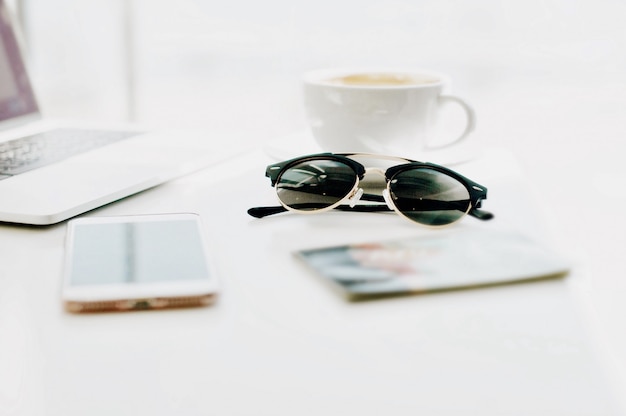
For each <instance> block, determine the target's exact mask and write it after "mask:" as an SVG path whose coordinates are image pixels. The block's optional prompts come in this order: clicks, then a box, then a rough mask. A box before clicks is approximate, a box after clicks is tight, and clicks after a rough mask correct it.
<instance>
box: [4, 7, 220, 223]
mask: <svg viewBox="0 0 626 416" xmlns="http://www.w3.org/2000/svg"><path fill="white" fill-rule="evenodd" d="M212 147H215V146H214V145H213V146H211V140H210V138H208V137H202V135H199V134H197V133H196V134H192V133H190V132H156V133H155V132H149V133H145V132H140V131H130V130H119V129H113V128H107V129H91V128H89V129H86V128H84V127H80V128H79V127H77V126H67V125H59V124H58V123H52V122H49V121H45V120H44V119H43V118H42V117H41V115H40V111H39V107H38V105H37V101H36V99H35V94H34V91H33V88H32V84H31V82H30V80H29V77H28V73H27V71H26V68H25V64H24V59H23V57H22V54H21V52H20V48H19V45H18V42H17V40H16V31H15V27H14V25H13V24H12V23H11V16H10V14H9V12H8V10H7V8H6V6H5V4H4V0H0V222H11V223H23V224H33V225H46V224H54V223H57V222H60V221H63V220H65V219H67V218H70V217H73V216H76V215H78V214H81V213H83V212H86V211H88V210H91V209H94V208H97V207H100V206H102V205H104V204H107V203H110V202H113V201H116V200H118V199H120V198H123V197H126V196H129V195H131V194H134V193H137V192H139V191H142V190H145V189H147V188H150V187H153V186H156V185H158V184H160V183H163V182H165V181H168V180H170V179H173V178H175V177H178V176H181V175H184V174H186V173H190V172H193V171H196V170H198V169H200V168H203V167H206V166H208V165H210V164H212V163H215V162H217V161H218V160H220V159H223V158H225V157H227V156H228V153H229V151H228V150H225V149H224V147H223V146H220V149H219V151H217V152H216V151H212V150H213V149H212ZM230 153H232V150H231V151H230Z"/></svg>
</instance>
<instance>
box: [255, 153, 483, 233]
mask: <svg viewBox="0 0 626 416" xmlns="http://www.w3.org/2000/svg"><path fill="white" fill-rule="evenodd" d="M352 157H359V158H373V159H379V160H397V161H404V162H405V163H401V164H399V165H394V166H391V167H389V168H387V169H386V170H382V169H378V168H366V167H365V166H364V165H363V164H361V163H359V162H357V161H356V160H354V159H352ZM315 160H331V161H337V162H341V163H344V164H346V165H347V166H349V167H350V168H352V170H353V171H354V172H355V182H354V186H353V187H352V189H351V190H350V192H348V193H347V194H346V195H345V196H344V197H343V198H341V199H340V200H338V201H337V202H336V203H334V204H332V205H329V206H327V207H324V208H319V209H315V210H298V209H295V208H291V207H290V206H288V205H286V204H285V203H283V201H282V200H281V199H280V197H279V198H278V200H279V202H280V204H281V207H258V208H251V209H250V210H248V213H249V214H250V215H252V216H254V217H257V218H261V217H264V216H267V215H272V214H275V213H279V212H284V211H291V212H297V213H298V214H317V213H321V212H325V211H330V210H332V209H341V210H346V211H347V210H353V211H357V212H377V211H390V210H391V209H393V211H395V212H396V213H398V214H399V215H400V216H401V217H403V218H405V219H407V220H409V221H411V222H412V223H418V224H421V225H424V226H431V227H441V226H442V225H428V224H423V223H420V222H418V221H415V220H413V219H410V218H409V217H408V216H406V215H405V214H403V213H402V212H401V211H400V210H399V209H398V207H396V205H395V203H393V200H392V198H390V197H388V195H391V189H390V184H391V181H392V180H393V178H394V177H395V176H396V175H398V174H400V173H402V172H404V171H407V170H412V169H416V168H425V169H429V170H433V171H436V172H439V173H442V174H444V175H447V176H449V177H451V178H453V179H455V180H457V181H458V182H459V183H461V184H462V185H463V186H464V187H465V188H466V189H467V191H468V194H469V197H470V206H469V208H468V210H467V212H466V213H465V214H468V215H470V216H473V217H476V218H478V219H481V220H489V219H491V218H493V215H492V214H491V213H489V212H486V211H483V210H480V208H481V206H482V201H483V200H485V199H487V188H486V187H484V186H482V185H480V184H478V183H477V182H474V181H472V180H471V179H469V178H467V177H465V176H463V175H461V174H459V173H458V172H455V171H453V170H451V169H448V168H446V167H444V166H441V165H437V164H434V163H430V162H420V161H416V160H411V159H407V158H402V157H395V156H382V155H375V154H369V153H329V152H326V153H316V154H312V155H307V156H300V157H296V158H292V159H288V160H285V161H283V162H279V163H274V164H271V165H269V166H267V168H266V170H265V176H267V177H268V178H270V180H271V185H272V187H274V188H275V187H276V184H277V183H278V181H279V179H280V177H281V175H282V174H283V173H284V172H285V171H286V170H287V169H289V168H290V167H291V166H293V165H296V164H300V163H302V162H306V161H315ZM369 171H376V172H379V173H380V174H381V175H383V176H384V178H385V182H386V190H387V195H385V194H384V193H383V195H384V196H379V195H371V194H365V193H363V190H362V188H359V183H360V181H361V180H363V178H364V176H365V174H366V173H367V172H369ZM357 194H358V198H355V199H356V200H363V201H374V202H385V203H386V204H385V205H355V204H354V203H355V202H356V201H354V203H353V202H352V201H351V202H350V204H349V205H350V206H349V208H348V207H346V206H345V205H343V204H344V203H345V201H346V200H352V199H353V198H354V197H355V196H356V195H357ZM463 216H465V215H463ZM463 216H461V217H459V219H458V220H460V219H461V218H463ZM458 220H455V221H452V222H451V223H449V224H453V223H455V222H457V221H458ZM445 225H448V224H444V225H443V226H445Z"/></svg>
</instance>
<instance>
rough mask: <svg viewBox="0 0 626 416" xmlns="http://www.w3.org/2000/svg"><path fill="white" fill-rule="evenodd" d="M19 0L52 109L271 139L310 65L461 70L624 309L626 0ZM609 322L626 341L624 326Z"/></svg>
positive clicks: (466, 92)
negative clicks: (204, 128) (618, 329)
mask: <svg viewBox="0 0 626 416" xmlns="http://www.w3.org/2000/svg"><path fill="white" fill-rule="evenodd" d="M12 4H13V5H14V6H16V8H17V10H18V12H19V15H20V17H21V20H22V22H23V26H24V37H25V44H26V48H27V52H28V57H29V61H30V62H29V63H30V68H31V72H32V75H33V77H34V79H35V82H36V89H37V90H38V91H39V96H40V97H39V98H40V100H41V103H42V106H43V110H44V112H45V113H46V114H47V115H49V116H55V117H63V118H82V119H89V120H114V121H136V122H141V123H146V124H149V125H152V126H155V127H172V126H173V127H176V126H184V127H188V126H198V127H209V128H216V129H232V130H237V131H239V132H242V133H243V135H242V137H244V138H245V139H243V141H242V146H256V145H260V144H262V143H264V142H267V141H268V140H271V139H273V138H275V137H279V136H282V135H287V134H290V133H292V132H293V131H294V130H299V129H302V128H304V126H305V123H304V117H303V114H302V108H301V103H300V99H301V97H300V89H299V77H300V74H301V73H302V72H303V71H305V70H308V69H313V68H317V67H328V66H355V65H360V64H363V65H384V66H401V67H421V68H431V69H435V70H438V71H441V72H445V73H448V74H449V75H450V76H451V77H452V79H453V91H454V92H455V93H457V94H459V95H461V96H463V97H466V98H467V99H468V100H469V101H470V102H472V103H473V104H474V106H475V107H476V112H477V117H478V127H477V131H476V139H477V140H480V141H482V142H483V143H484V144H485V145H487V146H500V147H505V148H508V149H510V150H511V151H512V152H514V153H515V155H516V156H517V157H518V159H519V160H520V164H521V165H522V167H523V168H524V171H525V172H526V174H527V176H528V181H529V184H531V188H532V189H533V191H534V192H535V195H536V196H537V199H538V201H539V202H540V204H539V206H540V208H541V209H542V210H543V214H544V217H545V220H546V226H547V227H548V228H549V230H550V232H551V233H552V234H553V235H554V236H556V240H557V241H558V243H559V248H560V249H561V250H562V251H564V252H565V253H567V254H568V255H569V256H570V257H571V258H573V259H575V260H576V261H577V262H578V263H577V264H578V265H579V266H580V267H582V268H586V269H588V270H589V273H588V276H589V279H588V281H587V282H585V283H584V284H585V285H586V286H587V289H588V291H587V293H588V296H589V298H590V300H591V302H592V304H593V313H595V314H597V316H598V317H599V318H600V319H599V320H598V322H600V324H598V325H600V326H602V325H606V326H607V327H608V326H612V327H613V328H616V327H623V317H624V316H626V306H623V305H625V304H626V302H624V301H623V300H624V299H626V279H624V278H623V276H626V270H625V269H626V267H625V266H624V264H623V261H622V260H621V259H623V257H624V255H623V249H624V247H626V220H625V219H624V212H623V209H622V207H623V206H624V205H625V204H626V191H625V190H624V189H625V188H626V185H625V182H626V167H625V166H624V165H625V164H624V157H625V156H626V151H625V150H626V146H625V144H624V142H625V140H626V29H624V27H625V26H624V21H625V20H626V3H625V2H624V1H622V0H593V1H591V0H527V1H516V0H474V1H470V2H467V1H460V0H315V1H310V0H300V1H297V0H296V1H288V0H265V1H262V2H259V1H253V0H229V1H217V0H212V1H209V0H178V1H165V0H126V1H125V0H56V1H49V0H19V1H18V0H13V2H12ZM212 140H215V143H216V147H217V146H219V145H220V142H219V141H220V137H219V136H216V137H214V138H213V139H212ZM589 201H595V203H593V202H591V203H590V202H589ZM583 202H584V203H583ZM596 204H597V209H590V207H592V206H595V205H596ZM590 253H593V254H590ZM600 329H602V328H600ZM606 336H607V337H608V341H609V345H610V347H611V348H612V349H613V350H614V351H624V350H626V336H625V335H622V334H621V333H616V332H615V331H607V334H606ZM618 365H620V366H621V367H622V370H623V373H622V374H626V363H625V362H620V363H618Z"/></svg>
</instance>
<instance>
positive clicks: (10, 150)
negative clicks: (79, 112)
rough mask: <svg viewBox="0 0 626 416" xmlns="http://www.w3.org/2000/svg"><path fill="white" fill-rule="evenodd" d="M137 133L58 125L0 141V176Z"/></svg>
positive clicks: (82, 151) (43, 164) (3, 176)
mask: <svg viewBox="0 0 626 416" xmlns="http://www.w3.org/2000/svg"><path fill="white" fill-rule="evenodd" d="M137 134H139V133H138V132H129V131H110V130H106V131H105V130H80V129H58V130H51V131H47V132H44V133H38V134H34V135H32V136H26V137H21V138H19V139H15V140H11V141H8V142H4V143H0V180H1V179H6V176H13V175H18V174H20V173H24V172H28V171H30V170H33V169H37V168H40V167H42V166H46V165H49V164H51V163H54V162H58V161H61V160H63V159H67V158H69V157H71V156H75V155H78V154H80V153H84V152H87V151H89V150H92V149H96V148H98V147H102V146H106V145H108V144H111V143H115V142H118V141H120V140H124V139H127V138H129V137H132V136H136V135H137Z"/></svg>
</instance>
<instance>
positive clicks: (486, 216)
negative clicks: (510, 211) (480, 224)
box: [467, 208, 493, 221]
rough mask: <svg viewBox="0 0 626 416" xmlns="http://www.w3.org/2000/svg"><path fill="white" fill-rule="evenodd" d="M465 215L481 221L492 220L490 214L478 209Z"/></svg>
mask: <svg viewBox="0 0 626 416" xmlns="http://www.w3.org/2000/svg"><path fill="white" fill-rule="evenodd" d="M467 214H468V215H470V216H472V217H474V218H478V219H479V220H482V221H487V220H490V219H492V218H493V214H492V213H491V212H489V211H485V210H482V209H478V208H474V209H472V210H470V212H468V213H467Z"/></svg>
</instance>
